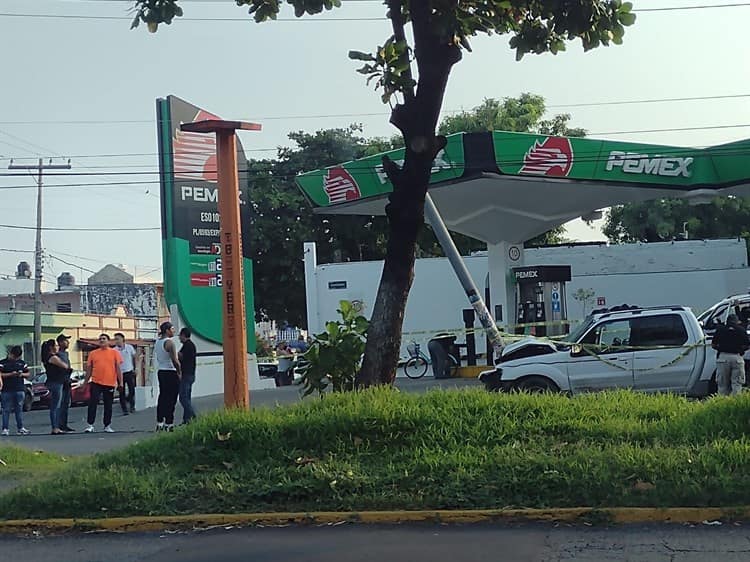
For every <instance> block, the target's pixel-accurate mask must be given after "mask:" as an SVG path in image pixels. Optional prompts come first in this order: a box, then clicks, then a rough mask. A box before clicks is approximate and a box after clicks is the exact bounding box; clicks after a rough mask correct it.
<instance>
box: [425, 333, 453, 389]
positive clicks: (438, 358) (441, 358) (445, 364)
mask: <svg viewBox="0 0 750 562" xmlns="http://www.w3.org/2000/svg"><path fill="white" fill-rule="evenodd" d="M455 344H456V336H454V335H452V334H438V335H437V336H435V337H433V338H432V339H430V341H429V342H427V351H429V353H430V362H431V363H432V373H433V374H434V375H435V378H436V379H448V378H450V376H451V361H450V359H449V358H448V356H449V355H450V354H451V353H453V351H454V349H455Z"/></svg>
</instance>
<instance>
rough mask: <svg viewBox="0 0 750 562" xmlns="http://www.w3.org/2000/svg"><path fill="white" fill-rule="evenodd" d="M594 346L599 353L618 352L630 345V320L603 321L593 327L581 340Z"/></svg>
mask: <svg viewBox="0 0 750 562" xmlns="http://www.w3.org/2000/svg"><path fill="white" fill-rule="evenodd" d="M581 343H583V344H584V345H589V346H593V347H594V350H596V352H597V353H616V352H618V351H622V348H623V347H627V346H629V345H630V320H613V321H612V322H603V323H601V324H599V325H598V326H596V327H595V328H594V329H592V330H591V331H590V332H589V333H588V334H586V337H584V338H583V340H582V341H581Z"/></svg>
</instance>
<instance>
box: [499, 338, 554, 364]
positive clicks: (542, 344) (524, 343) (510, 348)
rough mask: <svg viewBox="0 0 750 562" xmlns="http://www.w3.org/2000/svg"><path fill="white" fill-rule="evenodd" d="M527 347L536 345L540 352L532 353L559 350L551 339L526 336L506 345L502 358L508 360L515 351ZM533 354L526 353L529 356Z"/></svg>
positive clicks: (541, 353) (539, 353) (540, 353)
mask: <svg viewBox="0 0 750 562" xmlns="http://www.w3.org/2000/svg"><path fill="white" fill-rule="evenodd" d="M525 347H536V348H538V349H539V352H538V353H533V354H531V355H544V354H545V353H548V352H549V351H548V350H551V351H554V352H557V350H558V349H557V347H555V345H554V344H553V343H552V342H550V341H549V340H543V339H540V338H534V337H529V338H524V339H522V340H519V341H517V342H513V343H511V344H508V345H506V346H505V347H504V348H503V354H502V356H501V360H502V361H507V359H506V357H510V356H511V355H513V354H514V353H515V352H517V351H519V350H521V349H523V348H525ZM531 355H526V356H527V357H529V356H531Z"/></svg>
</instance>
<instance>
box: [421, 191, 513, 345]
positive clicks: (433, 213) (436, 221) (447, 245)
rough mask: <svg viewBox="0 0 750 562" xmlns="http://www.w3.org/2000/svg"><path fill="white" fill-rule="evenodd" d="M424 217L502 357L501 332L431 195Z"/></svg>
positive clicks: (428, 198)
mask: <svg viewBox="0 0 750 562" xmlns="http://www.w3.org/2000/svg"><path fill="white" fill-rule="evenodd" d="M424 215H425V218H426V219H427V222H428V223H429V224H430V226H431V227H432V230H433V232H434V233H435V238H437V241H438V243H439V244H440V247H441V248H442V249H443V252H445V255H446V257H447V258H448V261H449V262H450V264H451V266H453V271H455V272H456V276H457V277H458V281H459V282H460V283H461V286H462V287H463V289H464V291H465V292H466V296H467V297H468V299H469V302H470V303H471V306H472V307H474V310H475V311H476V313H477V316H478V317H479V322H481V324H482V327H483V328H484V330H485V331H486V333H487V337H488V338H489V340H490V343H491V344H492V348H493V350H494V352H495V356H496V357H500V356H501V355H502V352H503V346H504V342H503V336H502V334H501V333H500V330H498V329H497V325H496V324H495V321H494V320H493V319H492V316H491V315H490V312H489V310H487V305H485V304H484V299H482V295H480V294H479V290H478V289H477V286H476V285H475V283H474V280H473V279H472V278H471V274H470V273H469V270H468V268H467V267H466V264H465V263H464V260H463V258H462V257H461V254H460V253H459V252H458V248H456V244H455V243H454V242H453V238H451V235H450V233H449V232H448V229H447V228H446V226H445V222H443V218H442V217H441V216H440V213H439V212H438V209H437V207H436V206H435V203H434V202H433V201H432V196H431V195H430V194H429V193H427V194H426V195H425V200H424Z"/></svg>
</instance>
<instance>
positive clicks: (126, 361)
mask: <svg viewBox="0 0 750 562" xmlns="http://www.w3.org/2000/svg"><path fill="white" fill-rule="evenodd" d="M115 349H116V350H117V351H119V352H120V356H121V357H122V392H120V407H121V408H122V415H123V416H127V415H128V414H130V413H131V412H135V348H134V347H133V346H132V345H130V344H129V343H125V335H124V334H122V333H120V332H117V333H116V334H115Z"/></svg>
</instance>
